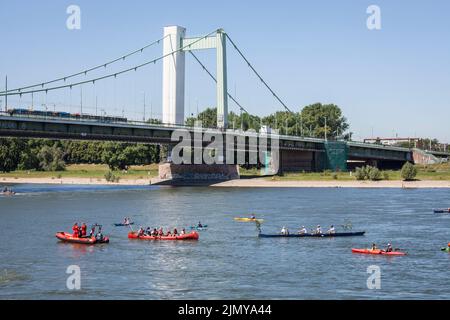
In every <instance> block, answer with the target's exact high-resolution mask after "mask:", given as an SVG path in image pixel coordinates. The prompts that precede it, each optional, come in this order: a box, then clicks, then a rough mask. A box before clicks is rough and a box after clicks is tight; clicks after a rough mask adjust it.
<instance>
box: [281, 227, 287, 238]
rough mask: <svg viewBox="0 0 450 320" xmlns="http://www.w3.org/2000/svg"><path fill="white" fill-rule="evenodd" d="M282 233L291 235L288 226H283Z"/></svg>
mask: <svg viewBox="0 0 450 320" xmlns="http://www.w3.org/2000/svg"><path fill="white" fill-rule="evenodd" d="M281 234H282V235H283V236H287V235H289V230H288V228H286V227H283V228H281Z"/></svg>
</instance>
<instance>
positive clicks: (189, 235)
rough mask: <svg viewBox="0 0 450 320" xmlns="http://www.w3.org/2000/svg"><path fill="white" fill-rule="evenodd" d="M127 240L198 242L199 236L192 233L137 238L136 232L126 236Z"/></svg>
mask: <svg viewBox="0 0 450 320" xmlns="http://www.w3.org/2000/svg"><path fill="white" fill-rule="evenodd" d="M128 238H129V239H137V240H169V241H170V240H172V241H173V240H198V238H199V235H198V233H197V232H195V231H193V232H191V233H187V234H183V235H177V236H156V237H153V236H138V233H137V232H130V233H129V234H128Z"/></svg>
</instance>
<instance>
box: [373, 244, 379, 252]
mask: <svg viewBox="0 0 450 320" xmlns="http://www.w3.org/2000/svg"><path fill="white" fill-rule="evenodd" d="M375 250H378V248H377V245H376V244H375V243H372V251H375Z"/></svg>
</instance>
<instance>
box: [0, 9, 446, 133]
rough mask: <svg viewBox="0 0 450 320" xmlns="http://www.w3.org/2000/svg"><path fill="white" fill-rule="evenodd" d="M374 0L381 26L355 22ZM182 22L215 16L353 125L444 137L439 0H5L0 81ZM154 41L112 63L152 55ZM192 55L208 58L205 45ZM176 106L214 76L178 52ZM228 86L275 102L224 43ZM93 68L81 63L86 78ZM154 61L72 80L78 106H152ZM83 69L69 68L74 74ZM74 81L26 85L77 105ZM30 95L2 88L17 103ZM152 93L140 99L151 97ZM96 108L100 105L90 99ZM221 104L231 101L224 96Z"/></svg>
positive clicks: (126, 109) (299, 90)
mask: <svg viewBox="0 0 450 320" xmlns="http://www.w3.org/2000/svg"><path fill="white" fill-rule="evenodd" d="M71 4H76V5H79V6H80V8H81V14H82V15H81V23H82V25H81V30H68V29H67V28H66V19H67V17H68V15H67V14H66V8H67V7H68V6H69V5H71ZM372 4H375V5H378V6H379V7H380V9H381V18H382V29H381V30H376V31H370V30H368V29H367V27H366V20H367V17H368V14H367V13H366V9H367V7H368V6H369V5H372ZM175 24H177V25H181V26H184V27H186V28H187V33H188V36H197V35H203V34H206V33H209V32H210V31H212V30H214V29H216V28H219V27H222V28H224V29H225V31H226V32H227V33H228V34H229V35H230V36H231V38H232V39H233V40H234V41H235V42H236V43H237V44H238V46H239V47H240V48H241V50H242V51H243V52H244V53H245V54H246V55H247V57H248V58H249V59H250V61H251V62H252V63H253V64H254V65H255V67H256V69H257V70H258V71H259V72H260V73H261V74H262V75H263V77H264V78H265V79H266V80H267V81H268V82H269V84H270V85H271V86H272V87H273V88H274V89H275V91H276V92H277V93H278V94H279V95H280V96H281V97H282V98H283V100H284V101H285V102H286V104H287V105H288V106H289V107H290V108H291V109H294V110H299V109H300V108H301V107H302V106H305V105H308V104H311V103H315V102H323V103H335V104H338V105H339V106H340V107H341V108H342V109H343V111H344V114H345V115H346V117H347V118H348V120H349V122H350V125H351V131H353V132H355V137H356V138H359V139H362V138H364V137H370V136H372V132H374V135H375V136H392V135H397V134H398V135H399V136H402V137H404V136H423V137H436V138H438V139H440V140H441V141H443V142H450V130H449V128H448V127H449V120H450V59H449V58H450V41H449V39H450V2H449V1H447V0H434V1H404V0H397V1H392V0H390V1H384V0H371V1H365V0H342V1H333V0H329V1H325V0H317V1H299V0H297V1H284V0H279V1H261V0H260V1H235V0H227V1H222V2H214V1H203V0H200V1H178V0H173V1H170V2H168V1H106V0H105V1H100V0H97V1H87V0H73V1H62V0H59V1H56V0H53V1H49V0H48V1H47V0H41V1H33V2H31V1H24V0H17V1H8V2H7V1H5V0H2V3H1V7H0V42H1V45H0V48H1V49H0V79H1V80H0V88H1V89H3V87H4V85H3V82H4V81H3V79H4V77H5V74H8V78H9V87H10V88H11V87H17V86H22V85H27V84H30V83H31V84H33V83H35V82H41V81H45V80H50V79H53V78H55V77H59V76H62V75H66V74H70V73H72V72H76V71H79V70H82V69H84V68H87V67H91V66H93V65H97V64H101V63H104V62H106V61H107V60H109V59H112V58H116V57H118V56H120V55H122V54H124V53H127V52H129V51H132V50H134V49H137V48H139V47H141V46H144V45H145V44H147V43H149V42H152V41H153V40H156V39H158V38H161V37H162V32H163V27H164V26H167V25H175ZM161 53H162V47H161V46H157V47H154V48H152V49H149V50H146V51H144V53H143V54H140V55H136V56H134V57H132V58H131V59H129V60H127V61H125V62H124V63H122V64H118V65H116V66H112V67H111V68H108V69H107V70H106V72H108V73H110V72H114V70H121V69H124V68H126V67H129V66H133V65H135V64H139V63H142V62H145V61H148V60H151V59H152V58H154V57H157V56H159V55H161ZM197 55H198V56H199V58H201V60H202V61H203V62H204V63H205V64H206V65H207V66H208V68H210V69H211V70H213V71H214V70H215V58H214V57H215V54H214V52H212V51H207V52H198V53H197ZM186 71H187V75H186V114H189V113H194V114H195V113H196V112H197V105H198V108H199V110H200V111H201V110H203V109H204V108H205V107H207V106H214V105H215V87H214V83H213V82H212V80H211V79H209V78H208V76H207V75H206V74H205V73H204V72H203V71H202V70H201V68H200V67H199V66H198V65H197V64H196V62H195V61H194V60H193V59H192V58H191V57H189V56H187V70H186ZM228 71H229V83H228V84H229V91H230V92H231V93H232V94H236V96H237V98H238V100H239V101H240V102H241V103H242V105H243V106H244V107H245V108H246V109H247V110H248V111H249V112H251V113H254V114H258V115H266V114H269V113H271V112H274V111H276V110H282V106H281V105H280V104H279V103H278V102H277V101H275V100H274V99H273V97H272V96H271V95H270V94H269V93H268V92H267V90H265V89H264V87H262V85H261V84H260V83H259V81H258V80H257V79H256V78H255V76H254V75H253V74H252V73H251V72H250V71H249V69H248V68H247V67H246V65H245V64H244V63H243V62H242V60H240V59H239V57H238V56H237V54H236V52H235V51H234V50H233V48H232V47H231V46H229V47H228ZM102 72H103V73H92V74H90V75H88V76H87V78H91V77H95V76H97V75H101V74H104V72H105V71H102ZM161 78H162V73H161V64H156V65H154V66H149V67H147V68H145V69H142V70H141V71H139V72H136V73H132V74H130V75H127V76H125V77H122V78H120V79H119V78H118V79H117V80H107V81H104V82H103V83H98V84H96V85H95V87H94V86H91V85H90V86H89V85H86V86H84V87H83V105H84V111H85V112H90V113H95V107H94V106H95V97H97V102H98V109H97V111H98V112H103V111H106V112H107V113H109V114H117V115H121V114H122V113H124V114H125V115H126V116H128V117H130V118H141V117H142V116H143V100H144V99H143V96H144V92H145V96H146V101H147V107H146V113H147V116H148V115H149V113H150V110H151V112H152V116H153V117H159V116H160V115H161V90H162V89H161ZM82 79H86V78H85V77H80V78H78V79H77V80H82ZM80 95H81V93H80V90H79V89H73V90H72V91H70V90H63V91H62V92H59V93H49V94H48V95H47V96H46V95H45V94H41V95H35V96H34V104H35V105H38V106H39V105H41V104H43V103H46V104H47V105H51V104H52V103H56V104H57V105H58V107H57V109H62V110H67V111H73V112H75V111H78V110H79V105H80V100H81V98H80ZM30 101H31V98H30V97H26V96H23V97H22V98H21V99H19V98H10V102H11V103H10V104H20V105H22V106H23V105H27V104H29V103H30ZM150 104H151V108H150ZM99 110H102V111H99ZM230 110H233V111H238V109H237V108H236V106H234V105H233V104H232V103H231V102H230Z"/></svg>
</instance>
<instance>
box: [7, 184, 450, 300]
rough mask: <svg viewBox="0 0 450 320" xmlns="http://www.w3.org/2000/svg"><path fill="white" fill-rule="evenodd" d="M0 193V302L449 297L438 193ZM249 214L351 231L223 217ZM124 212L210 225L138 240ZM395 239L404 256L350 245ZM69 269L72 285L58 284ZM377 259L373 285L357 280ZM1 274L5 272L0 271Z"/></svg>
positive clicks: (445, 226)
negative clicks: (88, 240)
mask: <svg viewBox="0 0 450 320" xmlns="http://www.w3.org/2000/svg"><path fill="white" fill-rule="evenodd" d="M14 189H15V191H17V192H18V193H19V195H18V196H15V197H1V196H0V219H1V225H0V298H3V299H11V298H12V299H16V298H23V299H92V298H100V299H271V298H274V299H380V298H381V299H384V298H386V299H387V298H396V299H410V298H412V299H448V298H449V293H450V284H449V283H448V282H446V281H445V279H448V278H449V277H450V268H449V265H450V255H449V254H446V253H443V252H441V251H440V248H441V247H443V246H444V245H445V244H446V243H448V242H449V241H450V230H449V226H450V220H449V219H450V215H436V214H433V213H432V211H431V210H432V208H434V207H447V206H450V194H449V191H448V190H443V189H436V190H401V189H251V188H249V189H238V188H236V189H215V188H170V187H168V188H156V187H108V186H45V185H20V186H16V187H15V188H14ZM252 212H254V213H256V214H257V215H258V216H259V217H260V218H264V219H266V223H265V224H264V225H263V232H265V233H272V232H278V231H279V230H280V228H281V227H282V226H283V225H286V226H289V227H290V229H291V232H292V231H293V232H295V230H296V229H297V228H298V227H300V226H301V225H305V226H307V227H308V228H312V227H314V226H317V224H320V225H322V226H323V227H324V228H326V227H328V226H329V225H331V224H334V225H336V226H340V225H342V224H345V223H346V222H348V221H351V223H352V224H353V228H354V230H355V231H356V230H365V231H367V235H366V236H365V237H361V238H348V239H346V238H339V239H259V238H257V237H256V235H257V234H256V229H255V226H254V225H252V224H249V223H238V222H235V221H233V217H236V216H248V214H249V213H252ZM124 216H131V217H132V218H133V219H134V220H135V221H136V222H137V225H135V228H138V227H139V225H140V224H142V225H144V226H151V227H159V226H163V227H164V228H168V227H170V228H173V227H179V228H181V227H188V226H190V225H193V224H196V223H197V222H198V221H199V220H200V221H202V222H203V223H206V224H208V225H209V226H210V228H209V229H208V231H205V232H201V234H200V241H198V242H140V241H131V240H128V239H127V232H128V231H129V229H127V228H114V227H112V224H113V223H116V222H121V221H122V219H123V217H124ZM75 221H78V222H88V223H101V224H103V226H104V231H105V233H106V234H107V235H109V236H110V238H111V243H110V244H109V245H100V246H94V247H87V246H82V245H71V244H63V243H59V242H57V240H56V238H54V234H55V232H57V231H69V230H70V228H71V226H72V224H73V223H74V222H75ZM372 242H376V243H377V244H379V245H380V246H384V245H386V243H387V242H393V244H394V246H395V247H400V248H402V249H405V250H408V252H409V253H410V255H409V256H407V257H392V258H390V257H384V256H362V255H354V254H352V253H351V248H353V247H367V246H370V244H371V243H372ZM74 264H75V265H79V266H80V268H81V272H82V278H81V286H82V290H80V291H78V292H72V291H69V290H67V289H66V280H67V277H68V275H67V274H66V273H65V272H66V268H67V267H68V266H69V265H74ZM370 265H378V266H380V268H381V271H382V289H381V290H375V291H374V290H369V289H367V286H366V281H367V277H368V276H369V275H368V274H367V272H366V271H367V267H368V266H370ZM2 270H8V271H7V274H8V276H6V277H4V278H2V276H1V275H2V273H1V271H2Z"/></svg>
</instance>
